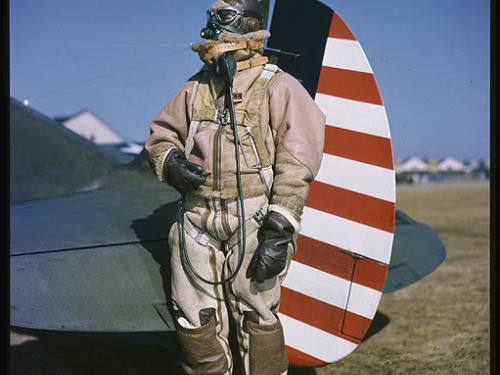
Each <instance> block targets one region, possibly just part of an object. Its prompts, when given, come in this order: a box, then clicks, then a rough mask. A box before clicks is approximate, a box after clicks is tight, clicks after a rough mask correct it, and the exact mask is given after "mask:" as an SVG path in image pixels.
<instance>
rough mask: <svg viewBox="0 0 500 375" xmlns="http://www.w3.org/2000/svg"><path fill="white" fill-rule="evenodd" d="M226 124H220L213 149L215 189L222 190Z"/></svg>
mask: <svg viewBox="0 0 500 375" xmlns="http://www.w3.org/2000/svg"><path fill="white" fill-rule="evenodd" d="M223 130H224V125H223V124H219V128H218V129H217V131H216V132H215V136H214V137H215V140H214V151H213V159H214V161H213V162H214V166H213V171H214V173H213V186H212V187H213V189H214V190H215V191H220V190H221V176H220V175H221V160H220V159H221V157H220V156H221V136H222V134H223Z"/></svg>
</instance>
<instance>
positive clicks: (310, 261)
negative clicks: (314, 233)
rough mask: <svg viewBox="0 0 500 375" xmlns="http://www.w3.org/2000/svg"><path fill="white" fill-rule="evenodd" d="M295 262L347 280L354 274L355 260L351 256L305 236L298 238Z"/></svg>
mask: <svg viewBox="0 0 500 375" xmlns="http://www.w3.org/2000/svg"><path fill="white" fill-rule="evenodd" d="M293 260H295V261H297V262H299V263H302V264H306V265H308V266H311V267H313V268H316V269H318V270H321V271H324V272H327V273H329V274H331V275H335V276H338V277H341V278H343V279H346V280H351V279H352V275H353V273H354V261H355V258H354V257H353V256H352V255H351V254H349V253H347V252H344V251H342V249H340V248H338V247H335V246H332V245H330V244H327V243H324V242H321V241H318V240H315V239H313V238H310V237H306V236H304V235H299V236H298V238H297V252H296V253H295V255H294V256H293Z"/></svg>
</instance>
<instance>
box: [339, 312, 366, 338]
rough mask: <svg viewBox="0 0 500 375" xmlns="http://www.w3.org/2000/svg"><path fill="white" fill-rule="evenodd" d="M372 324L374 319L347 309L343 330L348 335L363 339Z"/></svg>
mask: <svg viewBox="0 0 500 375" xmlns="http://www.w3.org/2000/svg"><path fill="white" fill-rule="evenodd" d="M371 324H372V321H371V320H370V319H368V318H365V317H364V316H360V315H357V314H354V313H352V312H350V311H346V312H345V317H344V325H343V327H342V332H343V333H344V334H345V335H347V336H348V337H349V336H350V337H355V338H357V339H359V340H363V338H364V337H365V335H366V333H367V332H368V329H369V328H370V325H371Z"/></svg>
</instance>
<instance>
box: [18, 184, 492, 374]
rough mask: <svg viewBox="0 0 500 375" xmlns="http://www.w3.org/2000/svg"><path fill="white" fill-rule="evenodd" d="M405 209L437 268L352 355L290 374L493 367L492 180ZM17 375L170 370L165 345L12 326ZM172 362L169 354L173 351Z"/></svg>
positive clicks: (407, 202) (384, 313)
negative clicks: (426, 233)
mask: <svg viewBox="0 0 500 375" xmlns="http://www.w3.org/2000/svg"><path fill="white" fill-rule="evenodd" d="M398 207H399V208H401V209H403V210H404V211H406V212H407V213H409V214H410V216H412V217H414V218H415V219H417V220H419V221H423V222H425V223H428V224H430V225H431V226H432V227H433V228H435V229H436V230H437V231H438V233H439V235H440V237H441V238H442V239H443V241H444V243H445V245H446V248H447V258H446V260H445V262H444V263H443V264H442V265H441V266H440V267H439V268H438V269H437V270H436V271H435V272H433V273H432V274H431V275H429V276H428V277H426V278H425V279H423V280H421V281H419V282H418V283H416V284H414V285H412V286H410V287H408V288H405V289H403V290H400V291H397V292H394V293H390V294H386V295H384V297H383V298H382V303H381V305H380V309H379V315H378V316H377V318H376V323H377V325H379V326H381V327H383V326H385V327H383V329H382V330H381V331H380V332H378V333H376V334H374V335H373V336H371V337H369V338H368V339H367V340H366V342H365V343H363V344H362V345H361V346H360V347H359V348H358V349H357V350H356V351H355V352H354V353H353V354H351V355H350V356H348V357H347V358H345V359H344V360H342V361H340V362H338V363H335V364H333V365H330V366H327V367H324V368H321V369H316V370H307V371H304V370H296V369H292V370H291V371H290V375H293V374H295V375H299V374H302V375H305V374H317V375H327V374H335V375H341V374H344V375H347V374H348V375H358V374H367V375H368V374H370V375H373V374H381V375H382V374H383V375H392V374H405V375H406V374H418V375H420V374H433V375H436V374H437V375H439V374H489V373H490V239H489V217H490V215H489V207H490V205H489V185H488V184H486V183H474V182H468V183H455V184H447V185H429V186H400V187H398ZM10 339H11V356H10V365H11V366H10V367H11V372H10V373H11V374H12V375H49V374H50V375H90V374H92V375H104V374H106V375H112V374H120V375H152V374H155V375H159V374H162V375H166V374H173V372H172V370H171V368H170V367H169V365H168V364H167V363H168V362H170V361H169V357H171V356H172V353H169V352H167V351H166V350H165V349H162V348H158V347H151V346H144V345H136V344H132V343H124V342H122V341H119V340H116V339H111V338H108V337H103V336H98V335H88V334H66V333H50V332H49V333H47V332H45V333H43V332H37V331H32V330H24V329H22V330H21V329H13V330H12V332H11V336H10ZM170 359H171V358H170Z"/></svg>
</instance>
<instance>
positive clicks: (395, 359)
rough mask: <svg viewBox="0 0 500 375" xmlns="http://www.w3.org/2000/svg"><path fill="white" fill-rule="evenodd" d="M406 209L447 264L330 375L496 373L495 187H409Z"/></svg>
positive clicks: (322, 373) (386, 306) (399, 302)
mask: <svg viewBox="0 0 500 375" xmlns="http://www.w3.org/2000/svg"><path fill="white" fill-rule="evenodd" d="M397 202H398V207H399V208H400V209H402V210H404V211H405V212H407V213H408V214H410V216H412V217H413V218H415V219H417V220H419V221H423V222H425V223H427V224H430V225H431V226H432V227H433V228H434V229H436V230H437V232H438V233H439V235H440V237H441V238H442V239H443V241H444V243H445V245H446V250H447V257H446V260H445V261H444V263H443V264H441V266H440V267H439V268H438V269H437V270H436V271H434V272H433V273H432V274H431V275H429V276H428V277H426V278H424V279H423V280H421V281H419V282H417V283H415V284H413V285H411V286H409V287H408V288H405V289H403V290H400V291H397V292H394V293H389V294H386V295H384V296H383V298H382V302H381V305H380V308H379V312H381V313H382V314H384V315H386V316H388V317H389V319H390V323H389V324H388V325H387V327H386V328H384V329H383V330H382V331H381V332H380V333H378V334H376V335H374V336H373V337H371V338H370V339H368V340H367V341H366V342H365V343H363V344H362V345H361V346H360V347H359V348H358V349H357V350H356V351H355V352H354V353H353V354H351V355H350V356H348V357H347V358H345V359H344V360H342V361H340V362H338V363H335V364H333V365H330V366H327V367H324V368H322V369H318V370H317V374H318V375H326V374H336V375H340V374H350V375H351V374H419V375H420V374H489V373H490V303H489V298H490V280H489V278H490V275H489V272H490V259H489V256H490V255H489V254H490V241H489V218H490V215H489V209H490V206H489V187H488V185H487V184H484V183H483V184H478V183H468V184H452V185H435V186H423V187H418V186H417V187H413V186H403V187H401V188H400V189H398V196H397Z"/></svg>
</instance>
